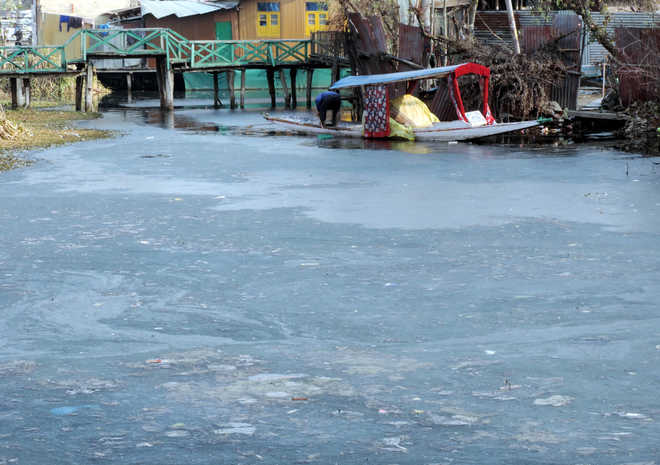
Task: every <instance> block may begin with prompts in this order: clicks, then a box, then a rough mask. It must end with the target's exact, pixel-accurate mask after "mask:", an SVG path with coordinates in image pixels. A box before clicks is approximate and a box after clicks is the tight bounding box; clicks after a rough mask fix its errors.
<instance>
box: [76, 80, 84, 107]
mask: <svg viewBox="0 0 660 465" xmlns="http://www.w3.org/2000/svg"><path fill="white" fill-rule="evenodd" d="M84 87H85V78H84V77H83V76H82V75H80V76H76V111H82V110H83V103H82V102H83V88H84Z"/></svg>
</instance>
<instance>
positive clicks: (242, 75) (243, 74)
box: [241, 68, 245, 108]
mask: <svg viewBox="0 0 660 465" xmlns="http://www.w3.org/2000/svg"><path fill="white" fill-rule="evenodd" d="M241 108H245V68H243V69H242V70H241Z"/></svg>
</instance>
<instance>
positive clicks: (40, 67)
mask: <svg viewBox="0 0 660 465" xmlns="http://www.w3.org/2000/svg"><path fill="white" fill-rule="evenodd" d="M64 71H66V55H65V51H64V47H61V46H60V47H48V46H44V47H0V74H2V73H6V74H28V73H58V72H59V73H61V72H64Z"/></svg>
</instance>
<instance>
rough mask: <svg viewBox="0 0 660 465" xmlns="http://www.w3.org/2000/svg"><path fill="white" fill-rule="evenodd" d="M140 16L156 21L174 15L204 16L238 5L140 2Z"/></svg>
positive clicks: (179, 0)
mask: <svg viewBox="0 0 660 465" xmlns="http://www.w3.org/2000/svg"><path fill="white" fill-rule="evenodd" d="M141 4H142V16H144V15H148V14H151V15H153V16H155V17H156V18H157V19H160V18H164V17H165V16H170V15H174V16H176V17H177V18H184V17H186V16H195V15H205V14H207V13H212V12H214V11H218V10H229V9H231V8H235V7H236V6H237V5H238V2H237V1H234V2H217V3H214V4H213V5H211V4H209V3H200V2H196V1H192V0H168V1H160V0H142V2H141Z"/></svg>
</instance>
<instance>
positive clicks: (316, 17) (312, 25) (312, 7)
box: [305, 2, 328, 36]
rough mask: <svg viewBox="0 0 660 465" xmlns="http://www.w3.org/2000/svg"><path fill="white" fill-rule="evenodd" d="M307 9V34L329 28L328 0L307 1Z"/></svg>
mask: <svg viewBox="0 0 660 465" xmlns="http://www.w3.org/2000/svg"><path fill="white" fill-rule="evenodd" d="M305 11H306V13H307V22H306V24H305V34H306V35H308V36H309V35H311V33H312V32H316V31H327V30H328V13H327V11H328V4H327V3H326V2H305Z"/></svg>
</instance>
